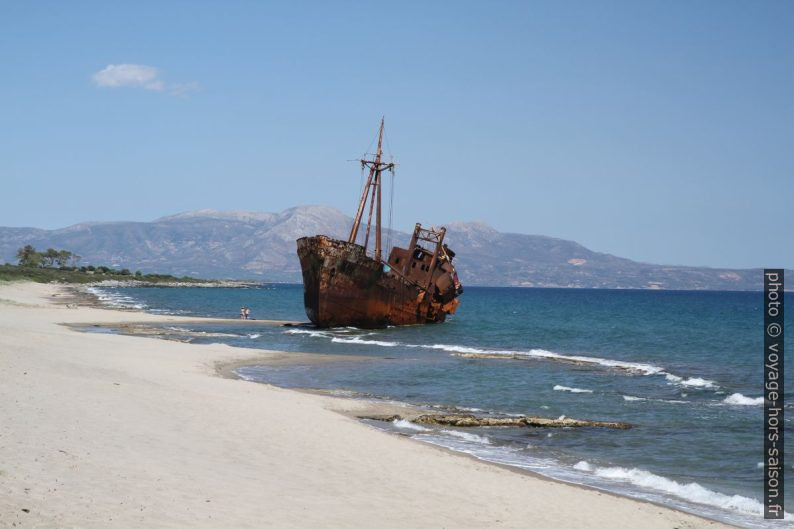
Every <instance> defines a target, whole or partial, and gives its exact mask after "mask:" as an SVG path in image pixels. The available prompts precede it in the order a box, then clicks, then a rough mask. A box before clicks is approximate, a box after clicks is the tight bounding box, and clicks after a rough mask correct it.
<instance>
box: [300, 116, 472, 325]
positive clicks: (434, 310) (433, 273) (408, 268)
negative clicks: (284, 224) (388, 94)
mask: <svg viewBox="0 0 794 529" xmlns="http://www.w3.org/2000/svg"><path fill="white" fill-rule="evenodd" d="M382 145H383V120H381V123H380V129H379V131H378V147H377V151H376V153H375V155H374V158H372V159H362V160H360V161H361V167H362V170H363V171H366V170H368V172H369V173H368V174H369V176H368V177H367V180H366V183H365V185H364V188H363V190H362V193H361V199H360V200H359V203H358V210H357V211H356V217H355V219H354V221H353V226H352V228H351V229H350V236H349V237H348V239H347V240H339V239H334V238H332V237H328V236H325V235H315V236H314V237H302V238H300V239H298V241H297V243H298V257H299V258H300V264H301V272H302V274H303V300H304V305H305V307H306V315H307V316H308V317H309V319H310V320H311V321H312V323H314V324H315V325H317V326H318V327H338V326H354V327H361V328H373V327H385V326H387V325H410V324H419V323H437V322H443V321H444V320H445V319H446V317H447V315H448V314H453V313H454V312H455V309H456V308H457V305H458V303H459V300H458V296H459V295H460V294H461V293H463V287H462V286H461V284H460V281H459V280H458V275H457V272H456V271H455V267H454V266H453V264H452V259H453V258H454V256H455V253H454V252H453V251H452V250H450V249H449V248H448V247H447V245H446V244H444V236H445V235H446V229H445V228H443V227H442V228H439V229H436V228H430V229H425V228H423V227H422V225H421V224H416V227H415V228H414V232H413V235H412V236H411V241H410V243H409V244H408V247H407V248H398V247H396V246H395V247H394V248H392V249H391V253H390V254H389V258H388V260H386V261H384V260H383V258H382V249H381V187H382V185H381V184H382V180H383V173H384V172H387V171H388V172H391V173H392V174H393V172H394V163H386V162H383V161H382V157H383V150H382ZM367 201H369V214H368V217H367V223H366V232H365V234H364V236H363V244H359V243H358V242H357V239H358V238H359V228H360V227H361V224H362V219H363V215H364V210H365V209H366V206H367ZM373 212H374V214H375V219H374V224H375V225H374V238H375V241H374V242H375V244H374V249H373V250H372V251H370V249H369V242H370V232H371V228H373V226H372V224H373V218H372V216H373Z"/></svg>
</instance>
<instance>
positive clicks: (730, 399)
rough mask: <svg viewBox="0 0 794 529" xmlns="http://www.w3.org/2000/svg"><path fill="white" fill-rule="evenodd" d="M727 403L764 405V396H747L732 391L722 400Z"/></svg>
mask: <svg viewBox="0 0 794 529" xmlns="http://www.w3.org/2000/svg"><path fill="white" fill-rule="evenodd" d="M722 402H724V403H725V404H732V405H734V406H763V405H764V397H755V398H753V397H745V396H744V395H742V394H741V393H732V394H731V395H728V396H727V397H725V399H724V400H723V401H722Z"/></svg>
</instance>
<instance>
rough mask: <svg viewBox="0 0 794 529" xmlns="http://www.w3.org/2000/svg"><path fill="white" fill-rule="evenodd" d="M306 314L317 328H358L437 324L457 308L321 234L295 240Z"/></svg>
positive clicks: (351, 247) (359, 250)
mask: <svg viewBox="0 0 794 529" xmlns="http://www.w3.org/2000/svg"><path fill="white" fill-rule="evenodd" d="M297 243H298V257H299V259H300V263H301V271H302V273H303V287H304V294H303V295H304V305H305V307H306V315H307V316H308V317H309V319H310V320H311V321H312V323H314V324H315V325H317V326H319V327H338V326H354V327H361V328H376V327H385V326H387V325H411V324H420V323H437V322H443V321H444V320H445V319H446V316H447V314H448V313H452V312H454V310H455V307H456V306H457V300H456V299H451V300H449V301H448V302H447V303H444V302H443V300H438V299H433V298H434V297H433V296H426V295H425V294H426V292H425V290H424V289H422V288H421V287H420V286H419V285H417V284H415V283H413V282H412V281H410V280H408V279H406V278H405V277H403V276H401V275H400V274H399V273H398V272H397V271H396V270H394V269H392V267H390V266H389V265H384V264H383V263H381V262H378V261H376V260H375V259H372V258H371V257H369V256H367V255H366V252H365V250H364V247H363V246H360V245H358V244H355V243H350V242H347V241H340V240H337V239H331V238H329V237H326V236H323V235H317V236H314V237H303V238H301V239H298V241H297Z"/></svg>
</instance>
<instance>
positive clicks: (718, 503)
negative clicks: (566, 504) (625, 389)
mask: <svg viewBox="0 0 794 529" xmlns="http://www.w3.org/2000/svg"><path fill="white" fill-rule="evenodd" d="M580 463H585V465H580ZM580 463H577V464H576V465H574V468H576V469H577V470H583V471H586V472H592V473H593V474H594V475H595V476H598V477H600V478H605V479H611V480H617V481H623V482H628V483H631V484H632V485H636V486H638V487H642V488H644V489H651V490H654V491H657V492H661V493H663V494H668V495H670V496H676V497H678V498H681V499H684V500H687V501H690V502H693V503H700V504H703V505H710V506H713V507H719V508H721V509H727V510H730V511H735V512H739V513H742V514H749V515H756V516H757V515H760V514H762V512H763V505H761V502H759V501H758V500H754V499H753V498H748V497H746V496H740V495H738V494H734V495H732V496H731V495H728V494H723V493H721V492H716V491H713V490H710V489H707V488H706V487H704V486H702V485H700V484H699V483H694V482H693V483H686V484H682V483H679V482H677V481H674V480H672V479H669V478H665V477H662V476H658V475H656V474H654V473H652V472H648V471H647V470H642V469H639V468H624V467H593V466H592V465H590V464H589V463H587V462H580Z"/></svg>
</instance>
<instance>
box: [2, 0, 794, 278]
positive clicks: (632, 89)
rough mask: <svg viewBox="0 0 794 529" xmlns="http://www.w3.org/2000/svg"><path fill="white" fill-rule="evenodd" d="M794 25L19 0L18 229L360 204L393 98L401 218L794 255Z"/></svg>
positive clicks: (729, 17)
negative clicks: (362, 162) (365, 159)
mask: <svg viewBox="0 0 794 529" xmlns="http://www.w3.org/2000/svg"><path fill="white" fill-rule="evenodd" d="M792 27H794V3H793V2H789V1H779V2H776V1H771V0H770V1H764V2H732V1H723V0H720V1H711V2H709V1H699V2H684V1H680V2H635V1H626V2H574V1H566V2H518V1H516V2H498V1H495V2H432V3H431V2H392V3H372V2H361V3H347V2H342V3H338V2H336V3H330V2H316V3H314V2H283V3H268V2H128V3H124V4H122V3H117V2H95V3H92V2H13V3H12V2H4V3H3V4H1V5H0V67H2V71H3V76H2V83H0V123H2V127H0V179H1V180H2V193H1V194H0V225H4V226H35V227H42V228H56V227H64V226H66V225H69V224H74V223H77V222H81V221H87V220H151V219H154V218H157V217H160V216H164V215H169V214H173V213H176V212H179V211H184V210H191V209H200V208H213V209H237V210H258V211H279V210H282V209H284V208H287V207H291V206H295V205H300V204H326V205H330V206H334V207H338V208H340V209H342V210H343V211H345V212H346V213H348V214H351V215H352V214H353V212H354V208H355V203H356V200H357V195H358V187H359V184H360V171H359V167H358V166H357V165H356V164H355V163H353V162H349V161H348V160H350V159H354V158H357V157H359V156H360V155H361V154H362V153H363V152H364V151H365V150H366V149H367V147H368V146H369V145H370V142H371V141H372V138H373V136H374V134H375V132H376V127H377V124H378V120H379V119H380V116H381V115H385V117H386V126H387V137H388V147H389V150H390V152H391V153H392V154H393V155H394V157H395V159H396V161H397V162H398V163H399V164H400V165H399V167H398V172H397V176H396V183H395V188H396V192H395V200H394V203H395V210H394V223H395V227H397V228H403V229H407V228H410V227H411V226H413V223H414V222H417V221H421V222H423V223H428V224H429V223H437V224H438V223H443V222H448V221H452V220H482V221H484V222H487V223H488V224H490V225H492V226H494V227H495V228H497V229H499V230H501V231H511V232H519V233H534V234H543V235H550V236H554V237H561V238H565V239H572V240H576V241H578V242H580V243H582V244H584V245H586V246H588V247H589V248H591V249H594V250H597V251H604V252H609V253H613V254H616V255H620V256H624V257H629V258H632V259H637V260H641V261H647V262H656V263H668V264H691V265H710V266H728V267H750V266H785V267H788V268H794V244H793V243H792V235H791V232H792V229H794V212H793V210H794V208H792V198H793V197H794V182H792V180H794V178H793V177H794V155H793V154H794V61H793V60H792V57H794V31H792V30H791V28H792ZM121 65H133V66H121Z"/></svg>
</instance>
